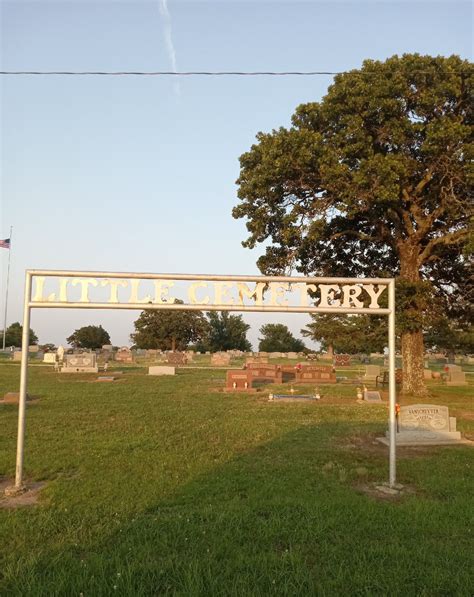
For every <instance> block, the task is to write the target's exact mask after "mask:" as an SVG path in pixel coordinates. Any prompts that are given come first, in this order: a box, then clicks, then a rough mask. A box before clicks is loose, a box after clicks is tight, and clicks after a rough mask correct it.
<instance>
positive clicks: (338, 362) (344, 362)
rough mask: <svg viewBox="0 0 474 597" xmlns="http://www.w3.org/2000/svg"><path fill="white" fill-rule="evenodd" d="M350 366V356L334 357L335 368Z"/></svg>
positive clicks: (337, 355) (338, 355)
mask: <svg viewBox="0 0 474 597" xmlns="http://www.w3.org/2000/svg"><path fill="white" fill-rule="evenodd" d="M350 364H351V355H350V354H335V355H334V365H335V366H336V367H347V366H348V365H350Z"/></svg>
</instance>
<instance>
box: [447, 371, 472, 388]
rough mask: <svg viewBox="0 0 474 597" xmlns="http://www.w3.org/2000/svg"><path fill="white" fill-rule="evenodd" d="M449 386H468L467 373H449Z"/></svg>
mask: <svg viewBox="0 0 474 597" xmlns="http://www.w3.org/2000/svg"><path fill="white" fill-rule="evenodd" d="M446 385H447V386H467V381H466V374H465V373H464V371H457V370H456V369H455V370H454V371H453V369H451V371H450V373H449V379H448V380H447V381H446Z"/></svg>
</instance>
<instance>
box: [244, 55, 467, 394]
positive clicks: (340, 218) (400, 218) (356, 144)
mask: <svg viewBox="0 0 474 597" xmlns="http://www.w3.org/2000/svg"><path fill="white" fill-rule="evenodd" d="M473 80H474V75H473V69H472V63H470V62H468V61H466V60H462V59H461V58H459V57H458V56H450V57H440V56H438V57H431V56H420V55H417V54H407V55H404V56H402V57H399V56H393V57H392V58H389V59H388V60H386V61H385V62H379V61H374V60H366V61H365V62H364V64H363V66H362V68H361V69H359V70H354V71H350V72H346V73H343V74H340V75H337V76H336V77H335V79H334V83H333V84H332V85H331V86H330V87H329V90H328V93H327V95H326V96H325V97H324V98H323V99H322V100H321V101H320V102H312V103H308V104H303V105H300V106H299V107H298V108H297V109H296V112H295V114H294V116H293V118H292V126H291V127H289V128H283V127H282V128H279V129H278V130H274V131H272V132H271V133H259V134H258V135H257V143H256V144H254V145H253V146H252V147H251V149H250V151H248V152H246V153H244V154H243V155H242V156H241V158H240V165H241V170H240V176H239V178H238V181H237V183H238V185H239V191H238V195H239V198H240V203H239V205H237V206H236V207H235V208H234V210H233V215H234V217H236V218H246V220H247V229H248V231H249V237H248V238H247V240H246V241H245V242H244V243H243V244H244V246H246V247H250V248H253V247H255V246H256V244H257V243H263V242H265V243H266V245H267V248H266V251H265V254H264V255H262V256H261V257H260V259H259V260H258V266H259V268H260V270H261V271H262V272H263V273H266V274H272V273H282V272H285V271H288V269H291V268H296V269H297V270H298V271H301V272H303V273H305V274H308V275H309V274H311V275H320V276H331V275H332V276H351V277H397V278H398V279H397V308H398V322H399V332H400V334H401V336H402V337H401V341H402V352H403V368H404V389H405V390H407V391H416V392H420V393H423V392H424V391H425V386H424V381H423V336H422V333H423V332H422V330H423V328H424V327H425V326H426V322H425V318H426V316H427V314H428V312H429V309H430V308H431V307H432V305H433V304H434V303H435V302H436V303H438V304H439V305H443V308H445V309H448V308H449V305H451V304H452V303H453V302H454V301H456V297H457V296H458V295H459V294H461V293H462V291H463V288H462V287H463V286H464V285H465V284H466V280H468V279H469V277H468V271H467V270H468V260H467V258H466V254H467V251H468V248H467V247H468V236H469V234H468V229H469V218H470V215H471V214H472V209H471V201H470V199H471V198H472V195H470V187H469V180H468V166H469V163H470V160H471V159H472V156H473V143H472V116H473V103H472V83H473ZM471 248H472V241H471Z"/></svg>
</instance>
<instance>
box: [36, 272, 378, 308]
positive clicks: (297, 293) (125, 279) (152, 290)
mask: <svg viewBox="0 0 474 597" xmlns="http://www.w3.org/2000/svg"><path fill="white" fill-rule="evenodd" d="M31 277H32V281H33V286H34V288H33V293H32V297H31V300H30V306H31V307H48V308H51V307H81V308H84V307H88V308H92V309H110V308H115V309H117V308H120V309H144V308H146V309H181V310H183V309H184V310H189V309H199V310H206V311H208V310H219V311H222V310H227V311H230V310H236V311H288V312H292V311H294V312H306V313H307V312H318V311H320V312H321V311H322V312H335V311H340V312H344V313H346V312H349V310H350V312H351V313H375V312H378V313H380V314H382V313H383V314H388V312H389V310H388V309H383V308H381V307H380V305H379V299H380V296H381V295H382V294H383V292H384V291H385V290H386V288H387V280H383V282H381V281H380V280H358V279H354V280H343V281H341V280H337V281H335V280H333V279H331V278H328V279H323V278H319V279H318V278H314V279H312V278H295V277H261V276H257V277H255V276H254V277H248V276H211V275H209V276H203V275H199V276H191V275H189V276H188V275H182V274H175V275H173V274H163V275H155V274H115V273H109V274H99V273H92V272H85V273H79V272H78V273H77V274H74V275H72V274H71V273H70V272H69V273H67V272H54V273H53V272H31ZM176 299H178V300H179V301H182V303H176V302H175V300H176Z"/></svg>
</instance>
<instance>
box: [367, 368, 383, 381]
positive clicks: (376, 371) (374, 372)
mask: <svg viewBox="0 0 474 597" xmlns="http://www.w3.org/2000/svg"><path fill="white" fill-rule="evenodd" d="M379 375H380V367H379V365H366V367H365V375H364V381H375V379H376V378H377V377H378V376H379Z"/></svg>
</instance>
